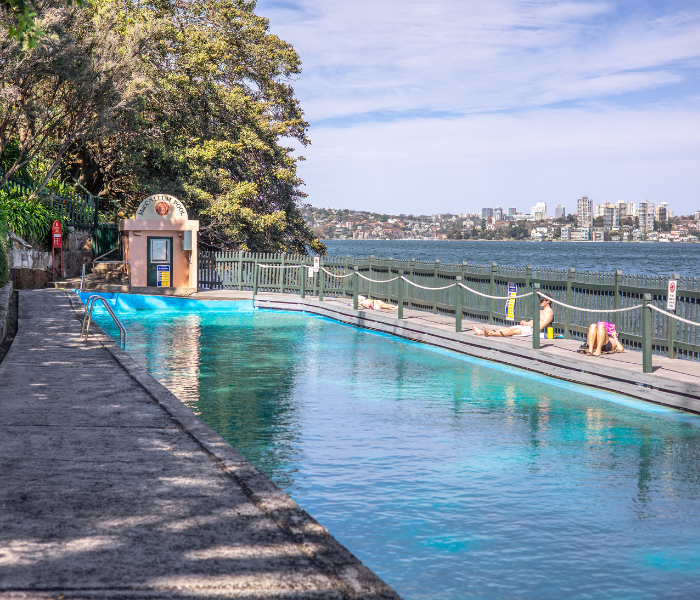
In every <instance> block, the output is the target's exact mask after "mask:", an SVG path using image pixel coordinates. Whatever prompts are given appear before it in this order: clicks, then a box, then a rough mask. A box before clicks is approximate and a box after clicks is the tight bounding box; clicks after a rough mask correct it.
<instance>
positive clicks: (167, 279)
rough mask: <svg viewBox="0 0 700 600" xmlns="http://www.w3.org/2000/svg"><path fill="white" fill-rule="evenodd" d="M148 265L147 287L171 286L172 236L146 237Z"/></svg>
mask: <svg viewBox="0 0 700 600" xmlns="http://www.w3.org/2000/svg"><path fill="white" fill-rule="evenodd" d="M146 242H147V252H148V257H147V260H148V267H147V272H146V285H147V286H149V287H172V281H173V238H171V237H148V238H147V240H146Z"/></svg>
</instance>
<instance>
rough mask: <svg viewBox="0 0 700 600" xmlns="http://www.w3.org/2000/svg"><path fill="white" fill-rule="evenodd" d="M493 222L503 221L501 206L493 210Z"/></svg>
mask: <svg viewBox="0 0 700 600" xmlns="http://www.w3.org/2000/svg"><path fill="white" fill-rule="evenodd" d="M493 220H494V221H502V220H503V209H502V208H501V207H500V206H497V207H496V208H494V209H493Z"/></svg>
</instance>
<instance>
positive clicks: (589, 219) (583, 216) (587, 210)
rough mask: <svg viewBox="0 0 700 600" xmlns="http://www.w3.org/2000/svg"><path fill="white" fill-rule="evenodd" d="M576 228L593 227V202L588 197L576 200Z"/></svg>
mask: <svg viewBox="0 0 700 600" xmlns="http://www.w3.org/2000/svg"><path fill="white" fill-rule="evenodd" d="M577 204H578V206H577V208H578V211H577V212H578V226H579V227H593V200H591V199H590V198H589V197H588V196H583V197H582V198H579V199H578V203H577Z"/></svg>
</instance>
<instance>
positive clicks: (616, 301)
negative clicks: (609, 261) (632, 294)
mask: <svg viewBox="0 0 700 600" xmlns="http://www.w3.org/2000/svg"><path fill="white" fill-rule="evenodd" d="M621 285H622V271H620V270H619V269H618V270H617V271H615V291H614V292H613V293H614V296H613V309H615V310H617V309H618V308H622V294H621V293H620V286H621ZM612 322H613V323H614V324H615V331H618V332H619V331H620V313H613V318H612Z"/></svg>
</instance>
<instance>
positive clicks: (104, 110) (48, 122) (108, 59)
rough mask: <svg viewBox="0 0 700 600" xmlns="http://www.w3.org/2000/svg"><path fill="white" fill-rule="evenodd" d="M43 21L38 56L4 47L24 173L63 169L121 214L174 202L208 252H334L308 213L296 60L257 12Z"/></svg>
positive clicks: (115, 11) (159, 2)
mask: <svg viewBox="0 0 700 600" xmlns="http://www.w3.org/2000/svg"><path fill="white" fill-rule="evenodd" d="M6 18H9V17H7V15H6ZM36 20H37V23H38V26H39V27H41V29H42V31H44V32H45V34H44V35H43V36H41V37H39V38H38V40H37V41H36V44H35V47H34V48H32V49H26V48H24V47H23V46H22V44H21V43H20V42H19V41H17V40H16V39H14V38H12V37H10V36H9V34H7V30H6V31H5V39H2V40H0V60H3V61H4V64H12V65H15V67H13V68H14V71H10V72H9V73H7V74H3V76H2V77H3V80H2V81H1V82H0V84H1V85H2V88H3V92H4V96H3V100H2V101H3V102H4V104H3V105H2V115H0V116H1V117H2V118H3V119H5V121H3V124H0V144H2V147H1V148H0V149H1V150H2V151H3V152H6V151H7V152H9V151H10V150H11V149H12V148H13V144H14V145H15V146H14V147H15V149H16V148H17V147H19V148H20V150H21V152H20V154H21V157H20V159H19V160H18V161H17V162H16V164H15V165H14V167H15V169H20V168H22V167H23V166H24V165H29V164H33V163H32V161H39V162H40V163H41V165H42V169H40V170H41V177H40V178H39V182H40V183H42V184H44V185H45V184H46V183H47V182H48V180H49V179H50V178H51V177H52V176H53V174H54V173H59V174H60V176H61V177H63V178H65V179H66V180H69V181H71V182H74V184H75V185H77V186H80V187H81V188H83V189H85V190H88V191H89V192H91V193H93V194H95V195H96V196H98V197H100V198H102V199H105V205H106V204H107V202H106V200H107V199H115V200H117V201H118V202H119V205H120V206H121V207H122V209H123V212H124V213H125V216H129V215H131V214H133V212H134V211H135V209H136V207H137V206H138V204H139V202H140V201H141V200H142V199H143V198H144V197H145V196H147V195H149V194H152V193H156V192H163V193H171V194H173V195H175V196H178V197H180V198H181V199H182V200H183V202H184V203H185V205H186V206H187V208H188V211H189V213H190V218H198V219H200V221H201V226H200V238H201V240H200V241H203V242H205V244H206V243H208V244H210V245H213V246H219V247H225V248H238V249H242V250H249V251H265V252H276V251H289V252H302V253H305V252H306V251H307V250H308V248H311V249H313V250H314V251H316V252H323V251H325V247H324V246H323V244H321V243H320V242H319V240H318V239H317V238H316V237H315V236H314V235H313V233H312V232H311V230H310V229H309V228H308V226H307V225H306V224H305V223H304V220H303V218H302V215H301V211H300V205H301V204H302V203H303V199H304V198H305V196H306V195H305V194H304V192H303V191H302V190H301V186H302V185H303V182H302V181H301V180H300V179H299V177H298V175H297V170H296V167H297V162H298V161H299V160H303V157H301V156H295V155H294V150H293V148H292V147H291V146H292V144H293V145H295V146H296V147H304V146H306V145H307V144H308V143H309V139H308V137H307V131H308V123H307V122H306V121H305V120H304V114H303V111H302V109H301V107H300V105H299V102H298V100H297V99H296V98H295V95H294V89H293V87H292V83H293V81H294V78H295V77H296V76H298V75H299V74H300V72H301V62H300V59H299V56H298V55H297V53H296V52H295V51H294V49H293V48H292V47H291V46H290V45H289V44H288V43H286V42H285V41H283V40H281V39H279V38H278V37H277V36H275V35H273V34H272V33H271V32H270V28H269V23H268V21H267V19H264V18H263V17H260V16H259V15H257V14H256V13H255V3H254V2H250V1H246V0H173V1H166V0H151V1H147V2H139V3H134V2H131V1H124V0H87V1H86V3H85V4H84V5H83V6H76V5H70V4H68V3H67V2H64V3H59V4H56V2H48V3H47V4H45V5H39V4H38V3H37V17H36ZM6 25H7V23H6ZM6 29H7V28H6ZM22 69H24V71H22ZM27 73H30V74H31V76H32V77H33V79H32V82H31V83H27V84H25V88H26V90H25V91H24V92H22V91H21V90H20V88H19V85H18V83H17V82H19V81H22V82H24V81H25V80H26V76H27V75H26V74H27ZM23 76H24V77H25V79H22V77H23ZM23 89H24V88H23ZM8 90H11V91H12V94H9V95H8ZM46 90H48V91H49V92H50V93H47V92H46ZM55 90H58V91H55ZM13 94H14V95H13ZM37 107H38V108H37ZM37 111H38V112H37ZM27 115H30V116H27ZM13 119H14V120H13ZM5 122H7V125H5V124H4V123H5ZM27 123H30V125H29V126H27ZM22 127H24V128H25V129H28V130H31V132H32V136H33V137H32V139H28V138H27V137H26V135H25V136H24V137H22V136H23V134H22V133H21V130H22ZM5 163H7V161H5ZM52 169H53V170H52Z"/></svg>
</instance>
